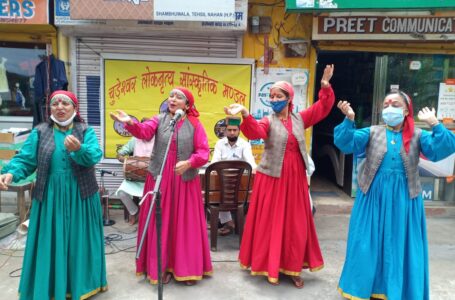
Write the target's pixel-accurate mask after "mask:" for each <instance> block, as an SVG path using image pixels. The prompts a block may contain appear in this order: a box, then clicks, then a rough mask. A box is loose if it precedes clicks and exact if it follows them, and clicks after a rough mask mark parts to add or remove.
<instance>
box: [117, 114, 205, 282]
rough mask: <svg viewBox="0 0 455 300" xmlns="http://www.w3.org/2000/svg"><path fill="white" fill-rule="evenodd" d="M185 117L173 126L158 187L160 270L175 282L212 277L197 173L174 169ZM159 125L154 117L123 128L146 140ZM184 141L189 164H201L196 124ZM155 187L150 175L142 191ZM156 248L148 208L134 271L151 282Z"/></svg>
mask: <svg viewBox="0 0 455 300" xmlns="http://www.w3.org/2000/svg"><path fill="white" fill-rule="evenodd" d="M184 121H185V120H180V121H179V122H178V123H177V124H176V132H175V133H174V137H173V139H172V142H171V145H170V149H169V153H168V157H167V160H166V163H165V166H164V171H163V178H162V181H161V189H160V191H161V208H162V233H161V238H162V240H161V243H162V250H161V253H162V267H163V272H164V271H167V272H171V273H173V276H174V278H175V279H176V280H178V281H186V280H201V279H202V277H203V276H204V275H211V274H212V271H213V269H212V263H211V259H210V250H209V244H208V237H207V225H206V221H205V214H204V205H203V201H202V193H201V184H200V181H199V176H196V177H195V178H194V179H192V180H190V181H186V182H185V181H183V180H182V178H181V176H180V175H177V174H176V173H175V170H174V169H175V165H176V164H177V162H178V159H177V143H176V139H175V134H176V133H177V132H178V130H179V128H180V127H181V126H182V125H183V122H184ZM158 125H159V119H158V117H154V118H152V119H151V120H149V121H146V122H144V123H135V124H134V125H126V126H125V128H126V129H127V130H128V131H129V132H131V134H133V135H134V136H135V137H137V138H140V139H145V140H149V139H151V138H152V137H153V136H154V135H155V132H156V130H157V128H158ZM188 142H191V143H193V145H194V153H193V154H192V155H191V157H190V159H189V160H190V161H191V165H192V167H193V168H199V167H202V166H203V165H204V164H205V163H206V162H207V161H208V157H209V148H208V143H207V135H206V133H205V131H204V128H203V127H202V124H201V123H198V125H197V126H196V127H195V131H194V138H193V139H192V140H191V141H188ZM154 186H155V180H154V179H153V176H152V175H151V174H150V173H149V174H147V178H146V181H145V188H144V192H147V191H152V190H153V188H154ZM151 198H152V197H151V196H150V197H149V198H148V199H147V200H146V201H144V203H143V204H142V206H141V208H140V211H139V223H138V224H139V226H138V245H139V241H140V236H141V234H142V232H143V230H144V226H145V221H146V218H147V214H148V211H149V208H150V205H151ZM156 250H157V249H156V225H155V209H153V212H152V216H151V218H150V223H149V228H148V231H147V237H146V238H145V240H144V244H143V247H142V252H141V255H140V257H139V259H138V260H137V262H136V272H137V274H138V275H141V274H146V275H147V277H148V278H149V280H150V282H151V283H153V284H156V283H157V282H158V269H157V253H156Z"/></svg>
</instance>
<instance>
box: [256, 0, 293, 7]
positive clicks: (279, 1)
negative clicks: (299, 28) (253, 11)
mask: <svg viewBox="0 0 455 300" xmlns="http://www.w3.org/2000/svg"><path fill="white" fill-rule="evenodd" d="M281 3H283V4H284V0H278V1H276V2H273V3H264V2H249V3H248V4H249V5H251V6H255V5H256V6H278V4H281ZM283 7H284V5H283Z"/></svg>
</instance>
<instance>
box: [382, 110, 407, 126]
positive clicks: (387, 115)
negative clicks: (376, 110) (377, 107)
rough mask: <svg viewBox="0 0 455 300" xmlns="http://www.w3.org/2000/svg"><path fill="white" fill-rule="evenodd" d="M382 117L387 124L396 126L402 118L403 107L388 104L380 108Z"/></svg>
mask: <svg viewBox="0 0 455 300" xmlns="http://www.w3.org/2000/svg"><path fill="white" fill-rule="evenodd" d="M382 119H383V120H384V122H385V123H386V124H387V125H389V126H397V125H398V124H401V123H402V122H403V120H404V113H403V108H401V107H392V106H389V107H387V108H385V109H383V110H382Z"/></svg>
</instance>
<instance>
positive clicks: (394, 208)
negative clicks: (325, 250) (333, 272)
mask: <svg viewBox="0 0 455 300" xmlns="http://www.w3.org/2000/svg"><path fill="white" fill-rule="evenodd" d="M386 136H387V153H386V154H385V157H384V159H383V161H382V163H381V165H380V167H379V169H378V171H377V173H376V175H375V178H374V179H373V182H372V184H371V186H370V188H369V190H368V191H367V193H366V194H364V193H363V192H362V191H361V190H358V191H357V197H356V200H355V202H354V207H353V209H352V213H351V220H350V224H349V233H348V242H347V249H346V260H345V264H344V267H343V271H342V274H341V278H340V281H339V287H338V290H339V292H340V293H341V294H342V295H343V296H344V297H346V298H348V299H356V300H357V299H370V297H375V298H379V299H388V300H398V299H412V300H421V299H429V274H428V241H427V233H426V222H425V210H424V204H423V200H422V197H421V195H419V196H417V197H416V198H413V199H410V197H409V192H408V184H407V179H406V174H405V170H404V165H403V161H402V159H401V156H400V153H399V152H400V148H401V147H402V133H401V132H394V131H392V130H389V129H387V131H386ZM369 137H370V128H364V129H359V130H356V129H355V126H354V123H353V122H352V121H350V120H349V119H347V118H346V119H345V120H344V121H343V122H342V123H341V124H340V125H338V126H337V127H336V128H335V137H334V139H335V145H336V146H337V147H338V148H339V149H340V150H341V151H343V152H344V153H354V154H361V153H363V152H364V151H365V149H366V146H367V145H368V141H369ZM420 146H421V151H422V153H423V154H424V155H425V156H426V157H427V158H428V159H430V160H432V161H438V160H441V159H443V158H445V157H447V156H449V155H450V154H452V153H453V152H455V135H454V134H453V133H451V132H450V131H449V130H447V129H446V128H445V127H444V126H443V125H441V124H439V125H436V126H435V127H433V131H432V132H428V131H424V130H422V135H421V137H420Z"/></svg>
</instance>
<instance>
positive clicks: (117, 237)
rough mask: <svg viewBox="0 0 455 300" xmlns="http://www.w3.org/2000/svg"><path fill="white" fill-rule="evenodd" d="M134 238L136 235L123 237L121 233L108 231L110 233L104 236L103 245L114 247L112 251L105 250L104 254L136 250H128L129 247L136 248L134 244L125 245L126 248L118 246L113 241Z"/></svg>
mask: <svg viewBox="0 0 455 300" xmlns="http://www.w3.org/2000/svg"><path fill="white" fill-rule="evenodd" d="M136 238H137V235H135V236H133V237H129V238H124V237H123V235H122V234H118V233H110V234H108V235H106V236H104V245H105V246H109V247H111V248H113V249H114V250H113V251H111V252H106V253H105V254H106V255H111V254H117V253H119V252H136V251H135V250H134V251H129V249H133V248H136V246H130V247H127V248H120V247H119V246H117V244H116V243H115V242H121V241H128V240H132V239H136Z"/></svg>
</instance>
